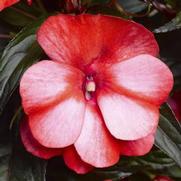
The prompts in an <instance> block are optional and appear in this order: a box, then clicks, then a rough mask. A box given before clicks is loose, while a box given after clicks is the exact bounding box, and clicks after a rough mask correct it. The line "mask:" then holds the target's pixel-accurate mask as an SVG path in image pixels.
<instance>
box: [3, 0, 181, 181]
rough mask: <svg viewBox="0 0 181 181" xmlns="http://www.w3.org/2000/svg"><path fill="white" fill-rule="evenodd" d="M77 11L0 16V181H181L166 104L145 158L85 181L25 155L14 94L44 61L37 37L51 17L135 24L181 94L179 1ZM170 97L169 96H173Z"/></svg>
mask: <svg viewBox="0 0 181 181" xmlns="http://www.w3.org/2000/svg"><path fill="white" fill-rule="evenodd" d="M81 2H82V6H81V9H80V8H79V7H76V6H74V8H73V9H68V8H67V6H66V2H65V1H63V0H42V1H41V0H34V2H33V4H32V6H31V7H30V6H28V5H27V3H26V1H23V0H22V1H21V2H20V3H18V4H16V5H14V6H12V7H9V8H7V9H5V10H4V11H2V12H0V181H45V180H46V181H60V180H61V181H79V180H80V181H81V180H84V181H85V180H86V181H88V180H90V181H92V180H94V181H101V180H106V179H111V180H115V181H116V180H117V181H118V180H121V179H124V180H129V181H136V180H138V181H140V180H143V181H149V180H153V179H154V177H155V176H156V175H167V176H169V177H171V178H172V179H174V180H176V181H177V180H178V181H179V180H181V126H180V123H179V122H178V121H177V120H176V118H175V116H174V114H173V112H172V110H171V109H170V107H169V106H168V105H166V104H164V105H163V106H162V108H161V114H160V123H159V127H158V130H157V135H156V141H155V146H154V148H153V149H152V151H151V152H150V153H149V154H147V155H145V156H143V157H122V158H121V160H120V162H119V163H118V164H117V165H115V166H113V167H110V168H107V169H95V170H94V171H93V172H92V173H90V174H87V175H84V176H82V175H77V174H75V173H73V172H72V171H70V170H69V169H68V168H67V167H66V166H65V165H64V163H63V160H62V159H61V158H60V157H57V158H54V159H51V160H49V161H45V160H41V159H39V158H36V157H34V156H32V155H30V154H29V153H27V152H26V151H25V149H24V147H23V145H22V143H21V141H20V138H19V122H20V121H21V119H22V116H23V114H24V113H23V111H22V108H21V104H20V97H19V93H18V85H19V79H20V78H21V75H22V74H23V72H24V71H25V70H26V69H27V68H28V67H29V66H30V65H32V64H33V63H35V62H37V61H39V60H40V59H42V58H43V57H45V54H44V52H43V51H42V50H41V48H40V47H39V45H38V44H37V42H36V38H35V33H36V30H37V29H38V27H39V26H40V25H41V23H42V22H43V21H44V20H45V19H46V18H47V17H48V16H50V15H52V14H56V13H58V12H61V13H76V14H78V13H81V12H87V13H94V14H97V13H103V14H111V15H114V16H120V17H124V18H127V19H133V20H134V21H136V22H139V23H141V24H143V25H144V26H146V27H147V28H148V29H150V30H151V31H153V32H154V33H155V37H156V39H157V41H158V44H159V46H160V58H161V59H162V60H163V61H164V62H165V63H166V64H167V65H168V66H169V67H170V68H171V70H172V72H173V74H174V79H175V84H174V90H173V92H174V91H179V90H180V89H181V1H180V0H145V1H141V0H119V1H109V0H82V1H81ZM173 92H172V93H173Z"/></svg>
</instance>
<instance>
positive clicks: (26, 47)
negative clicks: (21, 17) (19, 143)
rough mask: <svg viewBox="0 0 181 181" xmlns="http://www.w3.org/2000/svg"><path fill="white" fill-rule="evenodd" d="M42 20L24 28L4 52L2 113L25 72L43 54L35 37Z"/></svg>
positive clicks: (0, 86)
mask: <svg viewBox="0 0 181 181" xmlns="http://www.w3.org/2000/svg"><path fill="white" fill-rule="evenodd" d="M42 20H43V19H41V20H39V21H37V22H36V23H34V24H33V25H32V24H31V25H29V26H27V27H26V28H24V29H23V30H22V31H21V32H20V33H19V34H18V35H17V36H16V37H15V38H14V39H13V40H12V41H11V42H10V43H9V44H8V46H7V47H6V48H5V50H4V52H3V55H2V57H1V59H0V113H1V112H2V110H3V108H4V106H5V105H6V104H7V102H8V99H9V98H10V96H11V95H12V93H13V91H14V90H15V89H16V88H17V86H18V84H19V79H20V78H21V75H22V74H23V72H24V71H25V70H26V69H27V68H28V67H29V66H30V65H32V64H33V63H34V62H36V61H38V60H39V59H40V57H41V56H42V54H43V52H42V50H41V48H40V47H39V45H38V44H37V42H36V37H35V32H36V30H37V28H38V27H39V26H40V24H41V23H42Z"/></svg>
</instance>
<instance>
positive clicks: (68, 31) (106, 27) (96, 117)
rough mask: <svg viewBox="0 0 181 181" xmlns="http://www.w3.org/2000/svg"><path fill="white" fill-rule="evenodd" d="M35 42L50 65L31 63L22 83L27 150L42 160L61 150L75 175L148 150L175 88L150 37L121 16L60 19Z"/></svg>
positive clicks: (46, 24) (53, 18) (50, 23)
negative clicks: (123, 156) (122, 156)
mask: <svg viewBox="0 0 181 181" xmlns="http://www.w3.org/2000/svg"><path fill="white" fill-rule="evenodd" d="M37 40H38V42H39V44H40V45H41V47H42V48H43V49H44V51H45V52H46V54H47V55H48V56H49V57H50V59H51V60H43V61H40V62H38V63H36V64H34V65H33V66H31V67H30V68H29V69H28V70H27V71H26V72H25V73H24V75H23V77H22V79H21V82H20V94H21V97H22V105H23V108H24V111H25V113H26V115H27V117H28V118H27V121H26V124H27V125H28V126H27V127H25V128H22V129H21V137H22V141H23V143H24V145H25V147H26V149H27V150H28V151H29V152H31V153H32V154H34V155H37V156H39V157H44V156H43V155H44V153H43V152H44V151H45V149H44V148H46V149H47V148H48V152H49V153H48V154H50V157H52V155H58V154H59V153H55V150H54V149H62V155H63V158H64V160H65V163H66V164H67V165H68V167H70V168H71V169H73V170H74V171H76V172H77V173H86V172H88V171H90V170H91V169H92V168H93V167H98V168H103V167H108V166H112V165H114V164H115V163H117V162H118V160H119V158H120V155H128V156H136V155H137V156H138V155H144V154H146V153H148V152H149V151H150V149H151V148H152V146H153V143H154V135H155V131H156V128H157V125H158V119H159V106H160V104H162V103H163V102H164V101H165V100H166V99H167V97H168V94H169V92H170V90H171V89H172V86H173V76H172V74H171V72H170V70H169V69H168V67H167V66H166V65H165V64H164V63H163V62H161V61H160V60H159V59H157V58H155V57H154V56H157V54H158V51H159V50H158V45H157V43H156V41H155V39H154V36H153V34H152V33H151V32H149V31H148V30H147V29H145V28H144V27H143V26H141V25H139V24H137V23H135V22H133V21H128V20H124V19H121V18H116V17H111V16H105V15H89V14H82V15H78V16H73V15H62V14H60V15H57V16H51V17H49V18H48V19H47V20H46V21H45V22H44V23H43V25H42V26H41V27H40V29H39V31H38V33H37ZM27 129H29V131H28V133H27ZM24 132H26V134H28V135H26V137H25V134H24ZM28 138H29V139H30V140H29V139H28ZM34 142H36V144H35V143H34ZM38 144H40V145H41V146H38ZM51 149H52V152H53V154H52V153H50V150H51ZM37 152H39V153H38V154H37Z"/></svg>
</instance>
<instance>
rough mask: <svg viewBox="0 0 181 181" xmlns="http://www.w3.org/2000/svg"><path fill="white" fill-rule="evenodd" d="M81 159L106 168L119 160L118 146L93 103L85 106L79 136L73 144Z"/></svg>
mask: <svg viewBox="0 0 181 181" xmlns="http://www.w3.org/2000/svg"><path fill="white" fill-rule="evenodd" d="M75 148H76V150H77V152H78V154H79V155H80V157H81V159H82V160H83V161H84V162H86V163H88V164H90V165H93V166H95V167H108V166H111V165H114V164H115V163H116V162H117V161H118V160H119V146H118V144H117V140H115V139H114V138H113V137H112V136H111V135H110V133H109V131H108V130H107V128H106V126H105V124H104V121H103V120H102V118H101V115H100V113H99V112H98V109H97V107H96V106H95V105H93V103H88V104H87V106H86V111H85V117H84V124H83V128H82V131H81V134H80V136H79V138H78V139H77V141H76V142H75Z"/></svg>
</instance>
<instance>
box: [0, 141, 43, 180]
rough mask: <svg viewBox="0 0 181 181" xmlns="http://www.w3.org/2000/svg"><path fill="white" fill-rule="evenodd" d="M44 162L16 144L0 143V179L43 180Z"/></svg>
mask: <svg viewBox="0 0 181 181" xmlns="http://www.w3.org/2000/svg"><path fill="white" fill-rule="evenodd" d="M45 173H46V162H45V161H44V160H40V159H38V158H35V157H33V156H31V155H29V154H28V153H26V152H25V151H23V149H22V148H21V146H20V145H16V148H12V145H11V144H3V145H2V144H1V145H0V180H1V181H45Z"/></svg>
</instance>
